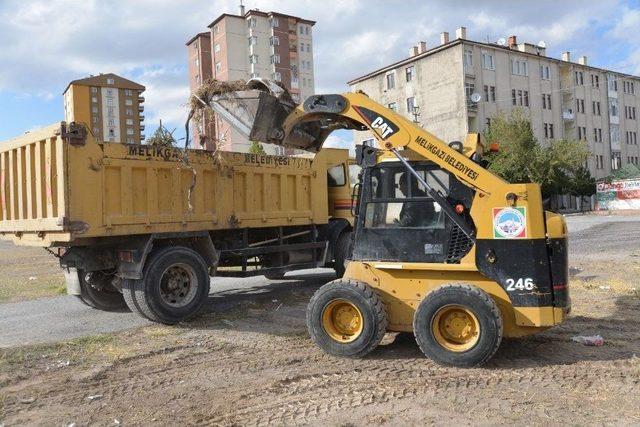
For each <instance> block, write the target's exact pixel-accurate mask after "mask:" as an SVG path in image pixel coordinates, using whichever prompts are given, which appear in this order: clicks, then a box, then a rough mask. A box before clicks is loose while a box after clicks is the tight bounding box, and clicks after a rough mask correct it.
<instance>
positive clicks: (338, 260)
mask: <svg viewBox="0 0 640 427" xmlns="http://www.w3.org/2000/svg"><path fill="white" fill-rule="evenodd" d="M352 244H353V241H352V240H351V231H344V232H343V233H342V234H340V236H338V240H336V247H335V250H334V251H333V254H334V256H333V258H334V263H333V269H334V270H335V271H336V276H338V277H342V276H344V271H345V261H346V260H347V259H348V258H349V257H350V256H351V249H352Z"/></svg>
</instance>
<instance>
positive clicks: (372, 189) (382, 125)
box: [211, 82, 570, 367]
mask: <svg viewBox="0 0 640 427" xmlns="http://www.w3.org/2000/svg"><path fill="white" fill-rule="evenodd" d="M260 84H262V85H264V86H265V87H269V86H270V85H271V86H270V87H271V88H273V85H272V83H269V82H262V83H260V82H257V83H256V82H254V83H253V84H251V85H250V86H253V89H252V90H247V91H241V92H234V93H227V94H223V95H220V96H219V97H217V98H216V99H215V100H213V102H212V103H211V106H212V107H213V109H214V110H215V111H217V112H218V113H221V114H223V115H224V117H225V118H226V119H227V120H229V121H230V122H231V123H232V124H233V125H234V126H235V127H236V128H237V129H240V130H242V131H243V132H244V133H245V134H246V135H247V136H249V137H250V138H251V139H252V140H258V141H261V142H267V143H275V144H281V145H285V146H289V147H295V148H300V149H305V150H308V151H317V150H319V149H320V147H321V146H322V144H323V142H324V141H325V140H326V138H327V137H328V135H329V134H330V133H331V132H332V131H334V130H336V129H354V130H370V131H372V132H373V134H374V135H375V137H376V139H377V143H378V146H379V147H380V148H379V149H377V148H373V147H370V146H364V147H358V150H357V156H356V157H357V161H358V163H359V164H360V165H361V166H362V171H361V173H360V175H359V181H358V184H357V186H356V187H355V188H354V193H353V196H352V199H353V207H354V213H355V215H356V223H355V229H354V233H353V241H352V251H351V255H350V257H349V261H348V263H347V265H346V272H345V274H344V276H343V277H342V278H340V279H337V280H334V281H332V282H330V283H327V284H326V285H324V286H322V287H321V288H319V289H318V290H317V292H315V294H314V295H313V297H312V298H311V300H310V302H309V305H308V309H307V325H308V329H309V333H310V335H311V338H312V339H313V341H315V343H317V345H318V346H319V347H320V348H322V349H323V350H324V351H325V352H327V353H329V354H332V355H335V356H342V357H363V356H365V355H367V354H368V353H370V352H371V351H373V350H374V349H375V348H376V346H378V344H379V343H380V341H381V340H382V338H383V336H384V334H385V333H386V332H413V334H414V336H415V339H416V341H417V343H418V346H419V347H420V349H421V350H422V352H423V353H424V354H425V355H426V356H427V357H429V358H431V359H432V360H434V361H435V362H437V363H439V364H443V365H449V366H458V367H472V366H479V365H482V364H483V363H485V362H487V361H488V360H489V359H490V358H491V357H492V356H493V355H494V354H495V352H496V351H497V349H498V347H499V345H500V342H501V340H502V338H503V337H509V338H511V337H523V336H526V335H530V334H534V333H538V332H540V331H544V330H546V329H548V328H550V327H552V326H554V325H557V324H559V323H561V322H562V321H563V320H564V319H565V318H566V317H567V315H568V314H569V311H570V298H569V289H568V265H567V227H566V224H565V221H564V219H563V217H562V216H561V215H558V214H555V213H552V212H549V211H545V210H544V209H543V203H542V197H541V192H540V186H539V185H538V184H533V183H530V184H510V183H508V182H506V181H504V180H503V179H502V178H500V177H498V176H496V175H495V174H493V173H491V172H490V171H489V170H487V169H485V168H484V167H483V164H484V163H483V160H482V154H483V151H484V146H483V144H482V141H481V139H480V137H479V135H478V134H469V135H467V136H466V138H465V140H464V141H453V142H450V143H446V142H445V141H442V140H440V139H438V138H437V137H436V136H434V135H432V134H431V133H429V132H427V131H426V130H424V129H422V128H421V127H419V126H418V125H417V124H415V123H412V122H411V121H409V120H407V119H406V118H404V117H402V116H401V115H399V114H397V113H396V112H394V111H392V110H390V109H387V108H385V107H384V106H382V105H380V104H379V103H377V102H375V101H373V100H372V99H370V98H369V97H367V96H366V95H365V94H364V93H345V94H329V95H314V96H311V97H309V98H307V99H306V100H305V101H304V103H303V104H302V105H299V106H296V107H291V106H290V105H288V104H286V103H279V102H278V96H277V95H274V91H273V90H264V89H262V90H261V89H260V88H259V86H260ZM276 91H277V90H276Z"/></svg>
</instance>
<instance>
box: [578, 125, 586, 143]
mask: <svg viewBox="0 0 640 427" xmlns="http://www.w3.org/2000/svg"><path fill="white" fill-rule="evenodd" d="M578 139H579V140H582V141H586V140H587V128H586V127H585V126H578Z"/></svg>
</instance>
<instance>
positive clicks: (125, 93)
mask: <svg viewBox="0 0 640 427" xmlns="http://www.w3.org/2000/svg"><path fill="white" fill-rule="evenodd" d="M196 61H198V59H197V58H196ZM199 64H200V62H199V61H198V62H197V64H196V67H197V66H198V65H199ZM124 96H133V91H132V90H131V89H125V90H124Z"/></svg>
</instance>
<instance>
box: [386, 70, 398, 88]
mask: <svg viewBox="0 0 640 427" xmlns="http://www.w3.org/2000/svg"><path fill="white" fill-rule="evenodd" d="M386 79H387V89H393V88H395V87H396V73H389V74H387V76H386Z"/></svg>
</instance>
